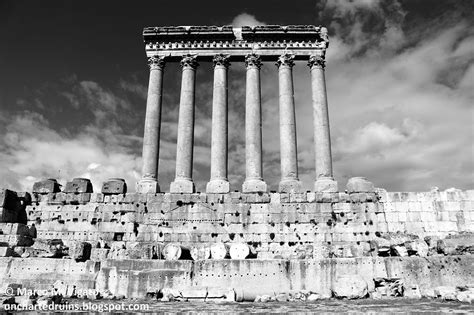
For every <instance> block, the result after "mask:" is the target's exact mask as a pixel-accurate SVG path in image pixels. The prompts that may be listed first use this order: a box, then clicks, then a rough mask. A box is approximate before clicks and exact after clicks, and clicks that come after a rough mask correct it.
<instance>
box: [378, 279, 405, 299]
mask: <svg viewBox="0 0 474 315" xmlns="http://www.w3.org/2000/svg"><path fill="white" fill-rule="evenodd" d="M374 283H375V291H374V292H373V295H372V297H374V298H387V297H401V296H404V286H403V281H402V280H401V279H400V278H376V279H374Z"/></svg>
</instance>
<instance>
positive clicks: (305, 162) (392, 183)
mask: <svg viewBox="0 0 474 315" xmlns="http://www.w3.org/2000/svg"><path fill="white" fill-rule="evenodd" d="M131 3H132V2H129V3H128V4H121V3H120V2H119V1H84V0H81V1H63V0H61V1H52V0H50V1H20V0H15V1H13V0H11V1H5V0H0V187H8V188H11V189H16V190H31V187H32V184H33V182H35V181H37V180H39V179H42V178H50V177H52V178H57V179H58V180H59V181H60V182H61V183H63V184H64V183H65V182H66V181H67V180H70V179H72V178H73V177H88V178H90V179H91V180H92V181H93V183H94V186H95V188H96V189H100V184H101V182H102V181H104V180H106V179H107V178H110V177H123V178H125V179H126V180H127V182H128V183H129V187H130V188H131V190H133V189H134V188H133V186H134V183H135V182H136V181H137V180H138V179H139V178H140V168H141V149H142V136H143V121H144V114H145V103H146V91H147V81H148V67H147V65H146V59H145V53H144V46H143V41H142V37H141V31H142V29H143V27H145V26H161V25H228V24H233V25H235V26H237V25H257V24H281V25H287V24H316V25H324V26H326V27H327V28H328V29H329V34H330V46H329V50H328V56H327V59H328V62H327V68H326V79H327V85H328V98H329V111H330V123H331V136H332V144H333V160H334V173H335V177H336V179H337V180H338V181H339V186H340V188H341V189H344V187H345V184H346V182H347V179H348V178H350V177H352V176H365V177H367V178H368V179H369V180H371V181H373V182H374V183H375V185H376V186H377V187H383V188H385V189H387V190H390V191H425V190H429V189H430V188H431V187H433V186H437V187H439V188H440V189H446V188H450V187H456V188H460V189H469V188H470V189H472V188H474V185H473V178H474V162H473V161H474V148H473V146H474V127H473V126H474V109H473V108H474V63H473V61H474V27H473V21H474V16H473V12H474V5H473V4H474V2H473V1H470V0H466V1H434V0H433V1H427V0H423V1H421V0H409V1H408V0H404V1H402V0H399V1H396V0H395V1H382V0H360V1H344V0H332V1H315V0H313V1H307V0H298V1H293V2H288V1H258V4H256V3H257V1H247V0H242V1H234V2H232V5H225V2H224V1H170V2H168V1H134V2H133V5H132V4H131ZM276 71H277V69H276V66H275V65H274V64H273V63H266V64H265V65H264V67H263V68H262V89H263V90H262V97H263V99H262V104H263V113H264V114H263V120H264V121H263V125H264V127H263V128H264V129H263V138H264V139H263V140H264V177H265V179H266V181H267V183H268V184H269V186H270V189H272V190H274V189H276V188H277V186H278V181H279V177H280V174H279V173H280V164H279V139H278V137H274V136H273V135H275V134H278V81H277V76H276V74H277V72H276ZM294 76H295V78H294V79H295V93H296V94H295V97H296V112H297V124H298V129H297V131H298V154H299V156H298V157H299V171H300V177H301V179H302V180H303V182H304V184H305V187H306V188H307V189H311V187H312V182H313V181H314V176H315V175H314V148H313V145H312V141H313V139H312V117H311V113H312V111H311V95H310V89H309V88H310V86H309V71H308V68H307V66H306V65H305V63H303V62H301V63H300V62H298V63H297V65H296V66H295V70H294ZM229 80H230V82H229V91H230V96H229V106H230V113H229V117H230V130H231V132H230V135H229V140H230V154H229V157H230V161H229V169H230V174H229V178H230V180H231V184H232V187H231V189H232V190H234V189H239V190H240V187H241V183H242V181H243V179H244V169H245V168H244V164H245V159H244V157H245V152H244V123H245V122H244V107H245V104H244V102H245V101H244V98H245V97H244V96H245V69H244V65H243V64H239V63H234V64H233V65H232V66H231V70H230V72H229ZM179 88H180V68H179V67H178V66H177V65H174V64H169V65H167V67H166V70H165V82H164V93H165V94H164V98H163V122H162V139H161V157H160V169H159V176H160V183H161V187H162V189H164V190H168V189H169V183H170V182H171V181H172V180H173V177H174V167H175V161H174V159H175V155H176V127H177V126H176V123H177V112H178V111H177V109H178V108H177V107H178V103H179ZM197 91H198V94H197V97H196V106H197V113H196V129H195V149H194V153H195V161H194V179H195V182H196V186H197V189H198V191H204V190H205V184H206V181H207V180H208V179H209V159H210V141H211V132H210V121H211V101H212V66H211V64H210V63H201V65H200V67H199V69H198V74H197Z"/></svg>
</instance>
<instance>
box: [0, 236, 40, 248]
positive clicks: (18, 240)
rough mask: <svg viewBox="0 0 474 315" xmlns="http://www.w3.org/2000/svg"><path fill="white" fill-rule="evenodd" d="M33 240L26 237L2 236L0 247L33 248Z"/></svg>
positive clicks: (0, 237)
mask: <svg viewBox="0 0 474 315" xmlns="http://www.w3.org/2000/svg"><path fill="white" fill-rule="evenodd" d="M32 244H33V239H32V238H31V237H29V236H26V235H0V246H31V245H32Z"/></svg>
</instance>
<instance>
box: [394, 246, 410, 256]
mask: <svg viewBox="0 0 474 315" xmlns="http://www.w3.org/2000/svg"><path fill="white" fill-rule="evenodd" d="M390 248H391V250H392V254H393V256H400V257H406V256H408V252H407V249H406V248H405V246H402V245H392V246H391V247H390Z"/></svg>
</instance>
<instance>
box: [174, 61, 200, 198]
mask: <svg viewBox="0 0 474 315" xmlns="http://www.w3.org/2000/svg"><path fill="white" fill-rule="evenodd" d="M196 57H197V56H195V55H185V56H183V59H182V60H181V66H182V71H183V73H182V79H181V97H180V102H179V118H178V142H177V148H176V177H175V179H174V181H173V182H172V183H171V185H170V192H172V193H193V192H195V191H196V188H195V186H194V182H193V179H192V172H193V147H194V100H195V86H196V68H197V67H198V63H197V60H196Z"/></svg>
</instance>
